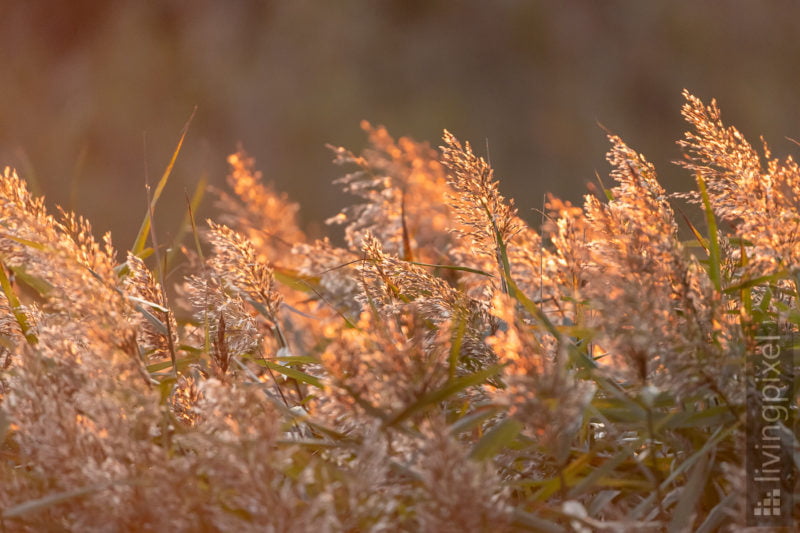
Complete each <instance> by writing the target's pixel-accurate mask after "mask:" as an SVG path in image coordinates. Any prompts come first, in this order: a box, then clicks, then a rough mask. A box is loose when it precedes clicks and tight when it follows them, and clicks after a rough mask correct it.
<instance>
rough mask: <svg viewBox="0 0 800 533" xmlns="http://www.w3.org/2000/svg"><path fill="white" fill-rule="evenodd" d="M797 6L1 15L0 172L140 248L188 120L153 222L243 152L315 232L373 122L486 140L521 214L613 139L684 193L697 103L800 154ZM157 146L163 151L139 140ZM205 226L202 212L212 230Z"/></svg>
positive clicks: (183, 5) (167, 219) (408, 131)
mask: <svg viewBox="0 0 800 533" xmlns="http://www.w3.org/2000/svg"><path fill="white" fill-rule="evenodd" d="M798 20H800V2H796V1H790V0H782V1H781V0H771V1H759V2H756V1H751V2H721V1H719V2H717V1H713V2H712V1H700V0H684V1H679V0H648V1H626V2H621V1H602V2H601V1H510V0H505V1H504V0H496V1H493V2H486V1H478V0H476V1H445V0H438V1H437V0H405V1H403V0H394V1H392V0H376V1H370V2H367V1H336V2H334V1H317V2H311V1H298V0H295V1H288V0H287V1H273V2H266V1H243V0H242V1H225V2H223V1H212V0H193V1H183V0H165V1H159V2H157V1H145V0H130V1H108V2H102V1H97V2H93V1H91V0H71V1H69V2H59V1H51V2H43V1H12V0H0V66H1V67H2V78H0V165H6V164H8V165H11V166H15V167H17V168H18V169H19V170H20V172H21V173H22V174H23V176H24V177H26V178H27V179H29V180H30V181H31V183H32V185H33V187H35V189H36V190H37V191H38V192H43V193H45V194H46V195H47V196H48V200H49V203H50V204H51V205H52V204H55V203H59V204H62V205H65V206H67V207H70V208H72V209H75V210H77V211H78V212H80V213H82V214H84V215H87V216H88V217H89V218H90V219H91V220H92V221H93V222H94V224H95V228H96V229H97V230H98V232H99V231H105V230H107V229H112V230H113V232H114V235H115V242H116V243H117V245H118V246H119V247H120V248H124V247H127V246H129V245H130V243H131V241H132V239H133V236H134V234H135V232H136V229H137V228H138V225H139V223H140V221H141V218H142V216H143V214H144V212H145V193H144V187H143V184H144V174H145V168H148V170H149V174H150V179H151V181H153V182H154V181H156V180H157V179H158V177H159V176H160V175H161V172H162V171H163V169H164V166H165V165H166V163H167V161H168V159H169V156H170V154H171V152H172V150H173V148H174V146H175V143H176V141H177V139H178V135H179V132H180V130H181V128H182V126H183V123H184V122H185V120H186V119H187V117H188V116H189V114H190V113H191V110H192V108H193V107H194V106H195V105H197V106H198V111H197V116H196V117H195V120H194V123H193V124H192V126H191V130H190V133H189V136H188V139H187V143H186V145H185V147H184V150H183V152H182V153H181V156H180V158H179V160H178V164H177V166H176V168H175V171H174V175H173V180H172V181H171V182H170V184H169V186H168V189H167V191H166V192H165V195H164V197H163V198H162V201H161V204H160V205H159V209H158V213H157V219H158V220H157V221H158V224H159V230H160V231H161V232H162V233H164V234H165V236H166V235H168V234H170V233H174V231H175V229H176V226H177V224H178V221H179V220H180V217H181V216H182V214H183V212H184V210H185V203H184V200H183V194H184V193H183V191H184V188H187V189H189V191H190V192H191V190H192V189H193V187H194V184H195V183H197V181H198V180H199V179H200V178H201V177H202V176H206V177H208V178H209V180H210V181H211V182H212V183H222V180H223V178H224V175H225V173H226V163H225V156H226V154H228V153H230V152H231V151H233V150H235V148H236V146H237V143H238V142H240V141H241V142H242V143H243V145H244V147H245V148H246V149H247V150H248V151H249V152H250V153H251V154H252V155H254V156H255V157H256V158H257V160H258V165H259V168H261V169H262V170H263V171H264V174H265V176H266V177H267V178H268V179H269V180H272V181H274V183H275V184H276V186H277V188H279V189H282V190H285V191H287V192H289V193H290V195H291V196H292V197H293V198H294V199H296V200H298V201H299V202H301V204H302V206H303V209H302V215H303V218H304V221H305V223H307V224H311V225H312V226H313V225H319V223H320V222H321V221H323V220H324V219H325V218H327V217H329V216H331V215H333V214H335V213H336V212H337V210H338V208H339V207H340V206H341V205H343V203H344V202H348V201H349V200H348V199H346V198H345V197H344V196H342V195H341V194H340V193H339V192H338V191H337V189H336V188H335V187H334V186H333V185H331V184H330V181H331V180H332V179H333V178H334V177H336V176H338V175H339V174H340V170H339V169H337V168H335V167H333V166H332V165H331V164H330V160H331V154H330V153H329V152H328V151H327V150H326V149H325V148H324V144H325V143H326V142H331V143H334V144H339V145H345V146H348V147H350V148H353V149H360V148H361V147H362V146H363V145H364V138H363V135H362V133H361V131H360V129H359V127H358V123H359V120H360V119H362V118H366V119H368V120H370V121H372V122H373V123H379V124H385V125H386V126H387V127H388V128H389V130H390V131H391V132H392V133H393V134H395V135H398V136H399V135H411V136H413V137H415V138H417V139H418V140H430V141H431V142H432V143H434V144H438V139H439V136H440V134H441V130H442V128H445V127H446V128H448V129H450V130H451V131H453V132H454V133H455V134H456V135H457V136H459V137H460V138H462V139H467V140H471V141H472V142H473V143H474V144H475V145H476V147H477V148H478V149H479V150H480V151H481V152H484V151H485V146H486V144H487V142H488V145H489V148H490V153H491V159H492V162H493V164H494V166H495V168H496V169H497V175H498V176H499V177H500V178H501V179H502V189H503V192H504V193H506V194H507V195H508V196H513V197H515V198H516V200H517V203H518V205H519V206H520V207H521V208H522V212H523V215H524V216H526V217H527V218H529V219H531V220H538V216H537V215H535V214H533V212H532V211H531V209H532V208H535V207H539V206H541V202H542V194H543V193H544V192H545V191H552V192H555V193H557V194H558V195H560V196H563V197H567V198H569V199H572V200H579V198H580V195H581V194H582V193H583V192H584V191H585V186H586V183H587V182H589V181H593V180H594V171H595V170H598V171H600V173H601V174H602V175H605V174H606V173H607V170H608V168H607V165H606V163H605V162H604V160H603V155H604V153H605V151H606V142H605V138H604V135H603V133H602V131H601V130H600V129H599V128H598V126H597V123H598V122H599V123H602V124H603V125H604V126H606V127H608V128H609V129H611V130H612V131H614V132H616V133H619V134H621V135H622V136H623V137H624V138H625V139H626V140H627V141H628V142H629V143H630V144H631V145H632V146H633V147H634V148H636V149H638V150H640V151H642V152H644V153H645V154H646V155H647V156H648V157H649V158H650V159H651V160H652V161H653V162H654V163H656V165H657V167H658V168H659V170H660V173H661V176H662V179H663V181H665V182H666V183H668V184H670V186H671V187H674V188H681V189H686V188H688V187H690V186H691V184H692V182H691V179H690V178H689V177H688V176H686V175H685V174H684V173H683V172H682V171H681V170H679V169H677V168H675V167H673V166H671V165H669V161H670V160H672V159H674V158H675V157H677V156H678V151H677V148H676V147H675V144H674V141H675V140H677V139H678V138H679V137H680V135H681V133H682V131H683V124H682V122H681V119H680V115H679V108H680V105H681V102H682V99H681V96H680V92H681V89H682V88H684V87H687V88H689V89H690V90H691V91H693V92H694V93H695V94H697V95H698V96H700V97H701V98H704V99H710V98H711V97H712V96H714V97H716V98H718V100H719V101H720V104H721V106H722V109H723V113H724V115H725V117H726V120H727V121H728V122H729V123H733V124H736V125H737V127H739V128H740V129H741V130H742V131H743V132H744V133H745V135H747V136H748V137H749V138H750V139H751V140H752V141H754V142H757V140H758V136H759V135H760V134H764V135H765V137H766V138H767V139H769V140H770V141H771V144H772V146H773V149H774V150H775V152H776V153H777V154H781V155H782V154H786V153H791V152H796V151H797V150H798V148H797V147H796V146H794V145H792V144H791V143H789V142H788V141H787V140H786V139H785V137H786V136H788V137H794V138H800V120H799V119H800V107H798V102H800V99H799V98H798V91H797V88H798V87H800V68H798V67H800V38H798V35H797V28H798V26H797V23H798ZM143 138H146V142H144V141H143ZM208 212H209V210H208V209H206V213H208Z"/></svg>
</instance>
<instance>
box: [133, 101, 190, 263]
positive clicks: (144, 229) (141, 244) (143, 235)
mask: <svg viewBox="0 0 800 533" xmlns="http://www.w3.org/2000/svg"><path fill="white" fill-rule="evenodd" d="M196 112H197V107H195V108H194V109H193V110H192V114H191V115H189V119H188V120H187V121H186V124H184V126H183V130H182V131H181V137H180V139H178V145H177V146H176V147H175V150H174V151H173V152H172V157H171V158H170V160H169V163H168V164H167V168H166V169H165V170H164V174H162V175H161V179H160V180H159V182H158V185H157V186H156V189H155V191H154V192H153V198H152V199H151V200H150V208H149V209H148V210H147V213H146V214H145V216H144V220H143V221H142V225H141V227H140V228H139V233H138V234H137V235H136V240H135V241H134V242H133V247H131V252H132V253H133V254H135V255H139V254H140V253H141V252H142V250H144V248H145V244H146V243H147V235H148V234H149V233H150V224H151V219H150V213H151V211H154V210H155V207H156V204H157V203H158V199H159V198H160V197H161V193H162V192H163V191H164V187H166V185H167V182H168V181H169V177H170V175H171V174H172V168H173V167H174V166H175V161H176V160H177V159H178V154H179V153H180V152H181V147H182V146H183V141H184V140H185V139H186V134H187V133H188V132H189V125H190V124H191V123H192V119H193V118H194V114H195V113H196Z"/></svg>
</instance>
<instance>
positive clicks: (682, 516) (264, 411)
mask: <svg viewBox="0 0 800 533" xmlns="http://www.w3.org/2000/svg"><path fill="white" fill-rule="evenodd" d="M685 98H686V103H685V104H684V107H683V115H684V117H685V118H686V120H687V121H688V123H689V125H690V128H691V129H690V132H689V133H687V134H686V136H685V137H684V139H683V140H682V141H680V145H681V146H682V148H683V152H684V158H683V159H682V160H681V161H680V162H679V163H678V164H679V165H681V166H682V167H684V168H685V169H687V171H689V172H691V173H692V175H693V176H695V178H696V180H697V184H698V189H697V191H694V192H688V193H683V194H682V195H674V194H672V195H671V194H670V193H668V192H667V191H665V190H664V189H663V188H662V186H661V185H660V184H659V182H658V178H657V175H656V170H655V168H654V167H653V165H652V164H650V163H649V162H648V161H647V160H646V159H645V158H644V157H643V156H642V155H640V154H638V153H637V152H636V151H634V150H633V149H632V148H630V147H629V146H628V145H627V144H625V142H623V140H622V139H621V138H620V137H618V136H615V135H609V141H610V146H611V148H610V151H609V153H608V155H607V159H608V162H609V163H610V165H611V167H612V170H611V174H610V180H607V181H608V183H609V187H608V188H606V187H605V186H602V187H601V190H598V194H596V195H595V194H587V195H586V196H585V198H584V202H583V205H582V206H575V205H572V204H571V203H569V202H566V201H562V200H559V199H557V198H555V197H552V196H551V197H549V199H548V200H547V202H546V205H545V208H544V210H543V211H544V213H543V215H544V218H543V220H544V223H543V224H542V225H541V227H539V228H534V227H532V226H531V225H529V224H528V223H526V222H525V221H524V220H523V219H522V218H521V217H520V216H519V214H518V212H517V209H516V208H515V206H514V203H513V201H511V200H509V199H506V198H505V197H504V196H503V195H502V194H501V192H500V188H499V182H498V180H497V179H496V177H495V176H494V172H493V170H492V168H491V166H490V164H489V163H488V162H487V160H486V159H485V158H483V157H481V156H480V155H478V154H477V153H476V152H475V150H474V149H473V147H472V146H471V145H470V144H469V143H467V142H461V141H460V140H458V139H457V138H456V137H455V136H454V135H452V134H451V133H449V132H447V131H445V133H444V137H443V144H442V146H441V147H440V148H439V149H438V150H436V149H433V148H431V147H430V146H428V145H427V144H422V143H417V142H415V141H413V140H411V139H408V138H400V139H394V138H393V137H391V136H390V135H389V133H388V132H387V130H386V129H385V128H383V127H373V126H371V125H370V124H367V123H364V124H363V128H364V130H365V132H366V134H367V136H368V140H369V146H368V148H366V149H365V150H363V151H362V152H361V153H354V152H351V151H349V150H347V149H345V148H339V147H332V150H333V153H334V155H335V163H337V164H339V165H342V166H343V167H346V168H347V169H348V170H347V172H348V173H347V174H346V175H344V176H343V177H342V178H340V179H339V180H337V182H338V184H339V185H341V186H342V187H343V188H344V190H345V191H347V192H348V193H350V194H352V195H353V196H354V197H355V203H354V204H353V205H351V206H349V207H346V208H345V209H343V210H342V212H341V213H340V214H338V215H336V216H335V217H333V218H332V219H330V220H329V223H331V224H340V225H343V226H344V232H345V239H344V242H343V244H342V245H341V246H339V245H337V244H335V243H333V242H331V240H328V239H323V240H312V239H309V238H308V237H307V236H306V234H305V232H304V231H302V230H301V229H300V228H299V227H298V224H297V219H296V213H297V210H298V206H297V205H296V204H294V203H292V202H291V201H290V200H289V199H288V198H287V197H286V196H285V195H283V194H281V193H279V192H277V191H275V190H274V188H273V187H272V186H270V185H269V184H267V183H265V182H264V180H263V179H262V176H261V174H260V173H259V172H258V171H256V170H255V164H254V161H253V160H252V159H251V158H249V157H248V156H247V155H246V154H245V153H244V152H242V151H240V152H237V153H236V154H234V155H232V156H230V158H229V163H230V166H231V171H230V174H229V175H228V177H227V183H228V188H227V189H226V190H225V191H215V192H214V197H215V202H216V204H217V207H218V212H219V216H218V220H219V222H215V221H212V220H209V221H207V222H206V223H202V222H201V221H196V220H195V217H194V213H195V211H196V207H197V203H198V200H199V199H200V197H201V196H202V194H201V193H202V188H201V189H199V191H198V194H196V195H195V198H194V199H193V200H190V201H189V202H188V205H187V217H186V227H185V232H184V233H183V235H185V236H186V237H188V238H187V239H184V240H185V242H183V240H179V241H176V242H175V243H172V244H171V246H170V247H169V248H166V247H164V246H162V245H160V244H159V243H158V242H157V239H156V237H155V232H154V231H152V226H153V224H154V220H155V219H156V217H157V209H156V207H157V200H158V196H159V195H160V191H161V190H163V188H164V186H166V185H167V180H168V178H169V174H170V170H171V167H172V164H173V163H174V159H175V157H176V156H177V152H178V150H176V152H175V154H174V156H173V161H172V162H171V163H170V166H169V167H168V169H167V171H166V172H165V173H164V176H163V178H162V180H161V182H160V183H159V184H158V187H157V188H156V189H155V190H154V194H153V195H152V198H151V202H150V207H149V209H148V212H147V213H146V216H145V221H144V223H143V224H142V230H141V231H140V234H139V237H138V238H137V240H136V242H135V243H134V245H133V246H131V248H130V251H128V252H127V253H126V254H124V255H122V256H121V255H120V254H118V253H117V251H116V249H115V248H114V246H113V245H112V241H111V237H110V236H109V235H105V236H103V237H102V238H101V239H97V238H96V237H95V236H94V235H93V233H92V230H91V226H90V224H89V222H88V221H86V220H84V219H83V218H81V217H79V216H77V215H75V214H72V213H68V212H65V211H62V210H59V213H58V215H53V214H51V213H50V211H49V210H48V209H47V208H46V207H45V203H44V200H43V199H41V198H36V197H34V196H33V195H32V194H31V193H30V192H29V190H28V188H27V186H26V183H25V182H24V181H23V179H21V178H20V177H18V175H17V173H16V172H15V171H13V170H10V169H6V170H5V172H4V174H3V175H2V178H0V263H1V264H0V282H1V284H2V291H0V369H1V370H0V531H39V530H43V531H51V530H52V531H61V530H68V531H165V530H181V531H306V530H312V529H313V530H314V531H436V532H440V531H457V532H463V531H545V532H560V531H580V532H583V531H662V530H669V531H687V530H696V531H734V530H737V529H738V528H739V527H740V526H741V524H743V523H744V506H745V499H744V491H745V488H746V487H745V485H746V476H745V465H744V455H745V451H744V447H745V419H746V407H747V406H746V395H745V392H746V390H747V374H746V363H747V356H748V354H749V353H751V352H752V350H753V347H754V346H755V343H756V338H755V337H756V335H757V332H758V326H759V325H760V324H762V323H764V322H766V321H772V322H775V323H777V324H779V327H780V328H781V331H782V332H783V333H785V335H786V338H787V339H790V338H791V334H792V333H793V332H795V331H797V329H798V326H800V299H798V295H799V294H800V292H799V291H800V285H798V284H799V283H800V277H798V276H799V275H800V274H799V273H800V238H799V237H798V227H800V168H798V165H797V163H796V162H795V161H794V159H792V158H791V157H788V158H785V159H777V158H774V157H773V156H772V155H771V153H770V151H769V149H768V148H767V146H766V144H765V143H764V147H763V150H762V151H760V152H759V151H758V150H757V149H756V148H754V147H753V146H752V145H751V144H749V143H748V142H747V141H746V140H745V139H744V137H743V136H742V135H741V134H740V133H739V132H738V131H737V130H736V129H735V128H732V127H730V126H726V125H724V124H723V122H722V121H721V118H720V112H719V109H718V108H717V105H716V103H714V102H712V103H711V104H710V105H705V104H704V103H702V102H701V101H700V100H699V99H697V98H695V97H694V96H692V95H690V94H689V93H685ZM179 146H180V145H179ZM674 196H681V197H683V198H687V199H688V200H689V201H690V202H691V204H693V205H694V206H695V207H692V208H693V209H697V210H698V212H699V214H700V215H702V219H703V220H705V223H704V224H699V225H696V224H693V223H692V222H690V220H691V218H692V217H687V216H683V215H682V213H681V216H676V211H675V208H674V207H673V205H674V200H675V198H674ZM698 226H699V227H698ZM682 227H683V231H686V232H687V233H688V234H691V235H692V236H693V238H692V239H691V240H688V241H687V240H682V238H681V231H682V229H681V228H682ZM177 262H182V266H183V268H182V269H181V272H186V275H185V276H184V277H183V278H182V279H181V280H180V281H179V282H177V283H175V282H174V281H170V282H169V283H168V282H167V279H174V278H169V277H168V276H167V273H168V272H170V271H171V270H172V269H173V267H174V266H175V265H176V264H177ZM148 265H150V266H148ZM791 347H792V346H788V347H787V348H791ZM798 375H800V374H798ZM796 404H797V402H796V397H795V398H793V409H794V407H796ZM786 431H787V435H789V436H790V438H789V441H790V444H791V446H793V450H794V458H795V460H797V458H798V457H800V447H798V443H797V438H796V437H797V428H796V427H794V426H792V425H791V424H789V425H788V427H786Z"/></svg>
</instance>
